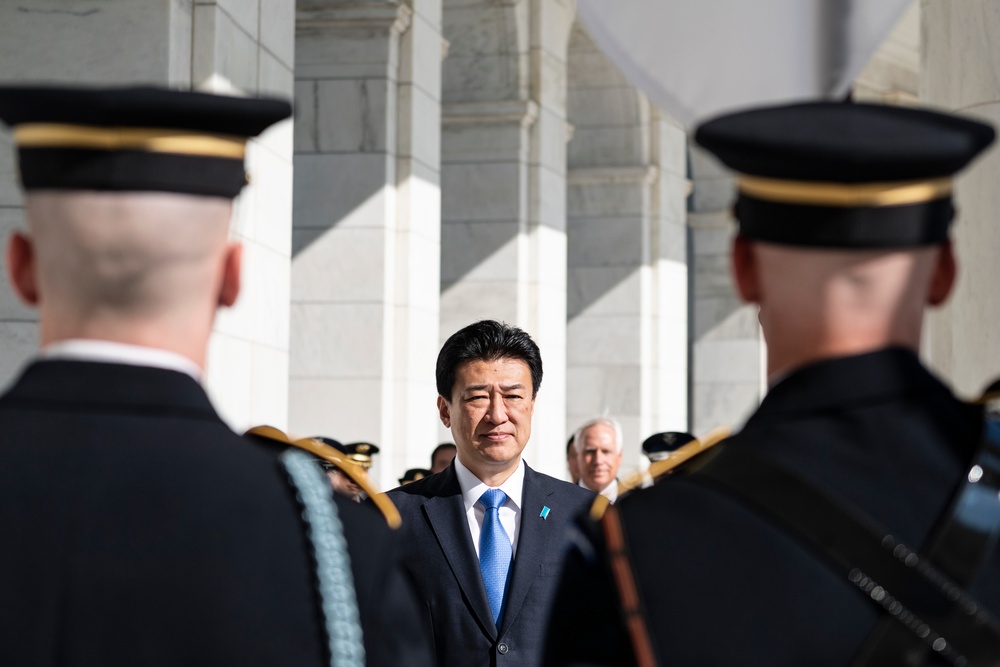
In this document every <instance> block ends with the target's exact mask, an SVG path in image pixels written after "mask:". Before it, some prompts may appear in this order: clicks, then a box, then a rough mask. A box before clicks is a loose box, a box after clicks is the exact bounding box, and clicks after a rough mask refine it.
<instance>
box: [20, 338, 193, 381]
mask: <svg viewBox="0 0 1000 667" xmlns="http://www.w3.org/2000/svg"><path fill="white" fill-rule="evenodd" d="M39 356H40V357H42V358H43V359H71V360H75V361H97V362H103V363H112V364H127V365H129V366H147V367H150V368H164V369H167V370H171V371H177V372H179V373H184V374H185V375H190V376H191V377H192V378H194V379H195V380H197V381H198V382H201V376H202V372H203V371H202V368H201V367H200V366H199V365H198V364H196V363H194V362H193V361H191V360H190V359H188V358H187V357H185V356H182V355H180V354H177V353H176V352H170V351H169V350H162V349H160V348H155V347H144V346H141V345H128V344H126V343H114V342H111V341H107V340H89V339H81V338H74V339H70V340H61V341H58V342H55V343H51V344H50V345H46V346H45V347H44V348H42V351H41V352H40V353H39Z"/></svg>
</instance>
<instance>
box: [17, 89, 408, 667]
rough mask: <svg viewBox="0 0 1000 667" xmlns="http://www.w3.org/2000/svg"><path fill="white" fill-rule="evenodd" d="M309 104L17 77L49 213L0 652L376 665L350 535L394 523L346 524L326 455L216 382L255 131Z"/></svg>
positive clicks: (34, 175) (28, 196)
mask: <svg viewBox="0 0 1000 667" xmlns="http://www.w3.org/2000/svg"><path fill="white" fill-rule="evenodd" d="M290 111H291V109H290V106H289V105H288V103H287V102H285V101H281V100H250V99H238V98H229V97H220V96H214V95H204V94H197V93H182V92H177V91H167V90H159V89H149V88H142V89H138V88H137V89H82V88H81V89H66V88H2V89H0V119H2V120H3V121H4V122H5V123H6V124H8V125H10V126H12V127H13V128H14V138H15V141H16V143H17V146H18V150H19V166H20V175H21V183H22V186H23V187H24V190H25V210H26V216H27V220H28V226H27V231H26V232H21V233H16V234H15V235H14V236H13V237H12V239H11V241H10V245H9V248H8V255H7V256H8V270H9V274H10V276H11V281H12V283H13V287H14V289H15V291H16V292H17V293H18V294H19V295H20V296H21V297H22V298H23V299H24V300H25V301H26V302H28V303H29V304H31V305H35V306H37V307H38V308H39V311H40V315H39V319H40V333H41V345H42V349H41V352H40V354H39V356H38V358H37V359H36V360H34V361H33V362H32V363H31V364H30V365H29V366H28V367H27V368H26V370H25V371H24V372H23V374H22V375H21V376H20V378H18V379H17V381H16V382H15V383H14V385H13V387H12V388H11V389H10V390H8V391H7V392H6V393H5V394H4V395H3V396H2V397H0V429H2V431H3V434H4V436H3V439H2V443H0V447H2V452H0V460H2V461H3V465H2V466H0V530H2V532H3V535H4V546H3V548H2V549H0V664H3V665H61V666H70V667H72V666H74V665H180V664H183V665H229V664H231V665H244V666H249V665H289V664H294V665H329V664H337V665H363V664H364V661H365V656H364V653H363V648H362V642H361V634H360V633H361V629H360V624H359V620H358V604H357V602H356V595H355V587H357V590H358V592H359V593H361V592H362V589H363V587H364V585H363V584H362V583H360V581H361V580H360V577H355V576H353V575H352V572H351V569H350V565H351V563H352V562H354V561H360V560H362V559H363V558H364V556H365V554H364V550H363V549H362V551H361V552H358V551H357V550H356V547H357V545H354V542H356V541H357V540H354V539H352V538H351V533H353V534H354V535H358V534H359V533H362V534H363V533H364V532H365V531H366V530H367V527H369V526H372V525H376V524H377V523H378V522H379V521H380V520H379V519H377V518H373V517H371V516H360V515H357V514H356V513H349V512H347V511H344V512H343V513H340V514H338V513H337V512H336V511H335V510H334V508H335V507H336V506H335V505H334V504H333V503H331V502H330V501H329V499H330V493H329V485H328V484H326V483H325V481H324V479H323V476H322V473H321V472H320V471H319V470H318V469H317V468H316V466H315V465H314V464H313V463H311V460H310V461H309V462H307V464H306V465H305V467H303V464H302V460H301V459H299V458H296V457H295V456H286V454H287V453H288V452H289V451H292V450H289V449H288V448H286V447H275V446H272V445H268V444H264V443H261V442H257V441H251V440H247V439H244V438H241V437H239V436H238V435H236V434H235V433H233V432H232V431H231V430H230V429H229V428H227V426H226V425H225V424H224V423H223V421H222V420H221V419H220V418H219V416H218V414H217V413H216V412H215V410H214V409H213V407H212V405H211V404H210V402H209V400H208V397H207V396H206V394H205V391H204V389H203V388H202V387H201V384H200V377H201V374H202V367H203V365H204V361H205V352H206V346H207V342H208V337H209V335H210V332H211V330H212V321H213V318H214V315H215V311H216V309H217V308H218V307H219V306H228V305H231V304H232V303H233V302H234V301H235V299H236V296H237V294H238V292H239V270H240V250H239V246H238V245H237V244H234V243H232V242H231V241H230V239H229V219H230V216H231V200H232V198H233V197H235V196H236V195H237V194H238V193H239V191H240V189H241V188H242V186H243V185H244V183H245V173H244V166H243V156H244V151H245V143H246V140H247V137H250V136H255V135H257V134H259V133H260V132H261V131H263V130H264V129H265V128H266V127H268V126H269V125H271V124H272V123H274V122H276V121H279V120H281V119H283V118H286V117H287V116H288V115H289V114H290ZM299 453H301V454H302V456H308V455H306V454H305V453H304V452H299ZM293 484H294V485H293ZM324 493H325V494H326V495H325V496H324V495H323V494H324ZM297 498H298V499H297ZM299 499H301V500H299ZM352 509H357V510H359V511H360V509H361V508H352ZM304 516H305V518H304ZM345 529H346V530H345ZM345 533H346V534H347V539H348V540H349V541H350V542H351V545H347V546H345V544H344V535H345ZM376 543H378V540H376ZM316 544H323V545H324V548H322V549H318V548H315V546H314V545H316ZM376 548H377V544H376ZM356 556H357V557H356ZM355 580H357V582H358V583H357V584H356V583H355ZM414 613H416V612H413V611H412V609H410V610H409V611H408V615H409V614H414ZM421 648H422V647H420V646H417V647H416V650H415V653H414V655H415V659H416V660H417V662H418V663H419V664H425V663H424V662H423V661H422V660H421ZM369 664H372V663H371V662H369ZM396 664H398V663H396ZM407 664H410V663H409V661H408V662H407Z"/></svg>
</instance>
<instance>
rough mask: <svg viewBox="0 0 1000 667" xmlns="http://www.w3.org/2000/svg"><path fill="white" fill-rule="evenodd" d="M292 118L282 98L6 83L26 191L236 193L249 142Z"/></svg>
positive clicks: (3, 116)
mask: <svg viewBox="0 0 1000 667" xmlns="http://www.w3.org/2000/svg"><path fill="white" fill-rule="evenodd" d="M290 115H291V105H290V104H289V103H288V102H287V101H286V100H281V99H276V98H267V99H255V98H245V97H234V96H226V95H212V94H208V93H197V92H187V91H178V90H169V89H165V88H153V87H131V88H84V87H10V86H2V87H0V120H2V121H3V122H4V123H5V124H6V125H8V126H10V127H12V128H13V130H14V141H15V143H16V144H17V148H18V159H19V167H20V174H21V184H22V186H23V187H24V189H25V190H28V191H30V190H40V189H57V190H106V191H156V192H176V193H182V194H195V195H206V196H216V197H229V198H231V197H235V196H236V195H237V194H239V192H240V190H241V189H242V187H243V186H244V185H245V183H246V172H245V170H244V164H243V160H244V156H245V153H246V142H247V139H248V138H250V137H254V136H257V135H259V134H260V133H261V132H263V131H264V130H265V129H266V128H267V127H269V126H270V125H272V124H274V123H276V122H278V121H280V120H282V119H284V118H287V117H288V116H290Z"/></svg>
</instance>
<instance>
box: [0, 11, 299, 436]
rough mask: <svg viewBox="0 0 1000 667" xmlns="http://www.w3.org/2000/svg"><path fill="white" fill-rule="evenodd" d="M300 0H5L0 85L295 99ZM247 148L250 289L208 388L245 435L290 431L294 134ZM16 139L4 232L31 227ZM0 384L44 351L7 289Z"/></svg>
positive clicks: (3, 138) (239, 212)
mask: <svg viewBox="0 0 1000 667" xmlns="http://www.w3.org/2000/svg"><path fill="white" fill-rule="evenodd" d="M293 11H294V0H249V1H248V0H241V1H237V0H218V1H217V2H216V1H209V0H198V1H197V2H195V1H194V0H168V1H164V2H156V3H151V2H145V1H144V0H120V1H118V2H114V3H109V2H103V1H100V0H68V1H67V0H22V1H21V2H16V3H14V2H8V3H3V4H0V80H2V81H4V82H13V81H17V82H36V83H38V82H63V83H83V82H85V83H94V84H105V85H125V84H130V83H134V84H139V83H146V84H157V85H169V86H174V87H179V88H196V89H200V90H209V91H215V92H222V93H233V94H247V95H256V94H264V93H270V94H281V95H284V96H286V97H290V96H291V93H292V82H293V76H292V67H293V60H294V48H293V40H294V34H293V30H292V13H293ZM291 127H292V126H291V122H290V121H286V122H284V123H281V124H279V125H278V126H276V127H274V128H273V129H271V130H269V131H268V132H267V133H265V134H264V135H263V136H262V137H261V138H260V139H259V140H256V141H253V142H251V143H250V146H249V148H248V158H247V165H248V170H249V172H250V174H251V179H252V185H251V186H250V187H248V188H246V189H245V190H244V192H243V194H242V195H241V196H240V197H239V199H238V200H237V202H236V213H235V216H234V234H235V235H236V236H237V237H238V238H239V239H240V240H242V242H243V243H244V245H245V250H244V271H245V272H244V277H243V278H244V279H243V292H242V295H241V297H240V300H239V302H238V304H237V305H236V307H235V308H233V309H231V310H229V311H224V312H222V313H220V316H219V318H218V320H217V323H216V327H215V332H214V334H213V336H212V340H211V342H210V346H209V359H208V368H207V377H206V380H207V385H208V388H209V392H210V394H211V396H212V399H213V401H214V402H215V404H216V406H217V407H218V408H219V410H220V411H221V413H222V415H223V416H224V417H225V418H226V419H227V420H228V421H229V422H230V423H231V424H232V425H233V426H234V428H236V429H243V428H246V427H247V426H249V425H251V424H253V423H259V422H269V423H273V424H276V425H278V426H284V425H285V422H286V417H287V402H286V401H287V398H286V397H287V383H288V380H287V378H288V289H289V287H288V285H289V255H290V243H289V239H290V230H291V197H292V189H291V181H292V164H291V157H292V129H291ZM13 158H14V156H13V147H12V145H11V139H10V135H9V134H8V133H7V132H6V131H0V231H3V232H4V233H5V236H6V233H7V232H8V231H9V230H10V229H12V228H13V227H15V226H19V225H21V224H22V219H23V214H22V210H21V199H20V193H19V191H18V189H17V187H16V186H15V185H14V183H15V179H14V160H13ZM0 337H2V340H3V346H2V348H0V381H2V382H6V381H8V380H9V379H10V378H11V377H12V374H13V373H14V372H16V369H17V368H18V367H19V366H20V365H21V364H22V363H23V362H24V360H25V359H27V358H28V357H29V356H30V355H31V353H32V352H33V350H34V349H35V347H36V345H37V325H36V324H35V315H34V313H33V311H30V310H28V309H25V308H24V307H22V306H21V305H20V304H18V303H17V302H16V300H15V299H14V297H13V296H12V295H11V293H10V291H9V288H8V287H7V286H6V284H4V286H3V287H2V288H0Z"/></svg>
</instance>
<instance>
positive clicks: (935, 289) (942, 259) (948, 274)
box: [927, 240, 958, 306]
mask: <svg viewBox="0 0 1000 667" xmlns="http://www.w3.org/2000/svg"><path fill="white" fill-rule="evenodd" d="M957 276H958V262H957V261H956V260H955V251H954V248H952V245H951V241H950V240H949V241H947V242H946V243H945V244H944V245H942V246H941V250H940V252H938V257H937V262H936V263H935V265H934V274H933V275H932V276H931V286H930V289H929V290H928V292H927V303H929V304H930V305H932V306H939V305H941V304H942V303H944V301H945V299H947V298H948V296H949V295H950V294H951V290H952V288H953V287H954V286H955V279H956V277H957Z"/></svg>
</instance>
